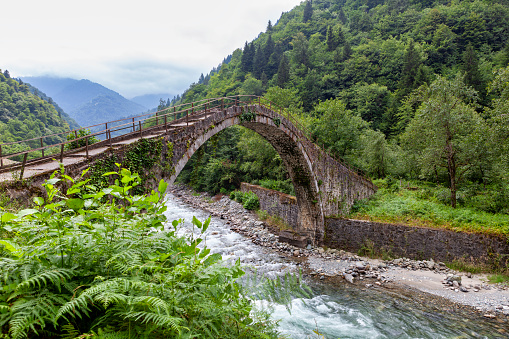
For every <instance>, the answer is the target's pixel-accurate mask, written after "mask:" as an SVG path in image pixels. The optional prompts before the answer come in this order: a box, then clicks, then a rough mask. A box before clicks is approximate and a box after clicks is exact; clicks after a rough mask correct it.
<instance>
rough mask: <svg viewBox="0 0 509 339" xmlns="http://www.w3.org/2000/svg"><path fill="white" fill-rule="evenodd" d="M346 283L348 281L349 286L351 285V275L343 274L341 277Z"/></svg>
mask: <svg viewBox="0 0 509 339" xmlns="http://www.w3.org/2000/svg"><path fill="white" fill-rule="evenodd" d="M343 277H344V278H345V280H346V281H348V282H349V283H350V284H353V275H351V274H347V273H345V274H344V275H343Z"/></svg>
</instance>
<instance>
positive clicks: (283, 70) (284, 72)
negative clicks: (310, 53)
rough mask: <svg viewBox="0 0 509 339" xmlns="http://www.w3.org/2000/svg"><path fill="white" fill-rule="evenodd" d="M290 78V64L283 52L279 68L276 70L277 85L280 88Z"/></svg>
mask: <svg viewBox="0 0 509 339" xmlns="http://www.w3.org/2000/svg"><path fill="white" fill-rule="evenodd" d="M289 80H290V64H289V63H288V59H287V58H286V55H285V54H283V57H282V58H281V62H280V63H279V68H278V70H277V85H278V86H279V87H281V88H284V87H285V84H286V83H287V82H288V81H289Z"/></svg>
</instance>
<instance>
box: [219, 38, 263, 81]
mask: <svg viewBox="0 0 509 339" xmlns="http://www.w3.org/2000/svg"><path fill="white" fill-rule="evenodd" d="M255 53H256V47H255V46H254V44H253V43H252V42H251V43H250V44H248V43H247V41H246V43H245V45H244V51H243V53H242V58H241V60H240V63H241V69H242V70H243V71H244V72H252V71H253V61H254V57H255ZM212 73H214V71H213V72H212Z"/></svg>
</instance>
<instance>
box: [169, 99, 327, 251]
mask: <svg viewBox="0 0 509 339" xmlns="http://www.w3.org/2000/svg"><path fill="white" fill-rule="evenodd" d="M246 109H250V110H253V109H254V110H256V113H257V114H256V117H255V119H254V120H252V121H248V122H246V121H244V122H243V121H241V113H242V111H243V110H246ZM230 110H232V111H231V112H230V113H233V114H223V112H218V114H213V116H212V119H210V122H208V123H205V124H204V126H201V128H197V129H198V130H200V129H201V130H202V133H199V132H198V131H196V133H195V135H194V136H193V137H192V138H190V139H188V140H191V142H190V143H189V144H188V145H186V151H185V152H184V153H183V155H182V156H181V157H180V159H178V160H177V161H176V162H174V169H175V171H174V172H173V174H172V175H171V177H170V180H169V181H170V183H173V182H174V181H175V179H176V178H177V176H178V175H179V174H180V172H181V171H182V169H183V168H184V166H185V165H186V164H187V162H188V161H189V159H190V158H191V157H192V155H193V154H194V153H195V152H196V151H197V150H198V149H199V148H200V147H201V146H202V145H203V144H205V143H206V142H207V141H208V140H209V139H210V138H211V137H212V136H214V135H215V134H217V133H219V132H221V131H222V130H224V129H226V128H229V127H231V126H234V125H241V126H244V127H246V128H249V129H251V130H252V131H254V132H256V133H258V134H259V135H261V136H262V137H263V138H264V139H266V140H267V141H268V142H269V143H270V144H271V145H272V146H273V147H274V149H275V150H276V151H277V152H278V153H279V155H280V157H281V159H282V161H283V163H284V165H285V167H286V169H287V171H288V173H289V175H290V178H291V180H292V183H293V186H294V189H295V196H296V198H297V204H298V206H299V217H298V225H296V226H297V229H295V231H296V232H297V233H299V235H302V236H305V237H306V238H308V239H310V240H311V241H313V242H315V241H318V242H321V240H322V237H323V230H322V229H323V227H321V225H323V223H324V216H323V211H322V208H321V204H320V201H319V200H320V199H319V193H318V192H319V188H318V181H317V179H316V177H315V175H314V172H313V164H312V161H311V158H310V157H309V156H308V154H307V152H306V147H305V146H304V145H303V143H302V142H301V140H302V137H303V136H302V135H301V134H302V133H301V132H300V131H299V130H298V129H297V128H295V127H294V126H293V124H292V123H291V122H290V121H288V120H287V119H286V118H284V117H283V116H281V115H279V114H277V113H275V112H273V111H272V110H269V109H266V108H265V107H263V106H262V107H261V106H258V105H253V106H249V107H247V106H246V107H233V108H231V109H229V111H230ZM214 116H215V117H214ZM207 125H208V126H207ZM188 142H189V141H188Z"/></svg>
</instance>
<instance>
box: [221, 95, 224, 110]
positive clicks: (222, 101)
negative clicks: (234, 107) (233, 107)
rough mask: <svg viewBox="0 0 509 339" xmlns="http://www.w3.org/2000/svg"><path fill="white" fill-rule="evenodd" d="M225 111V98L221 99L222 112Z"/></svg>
mask: <svg viewBox="0 0 509 339" xmlns="http://www.w3.org/2000/svg"><path fill="white" fill-rule="evenodd" d="M222 111H224V98H221V112H222Z"/></svg>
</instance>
